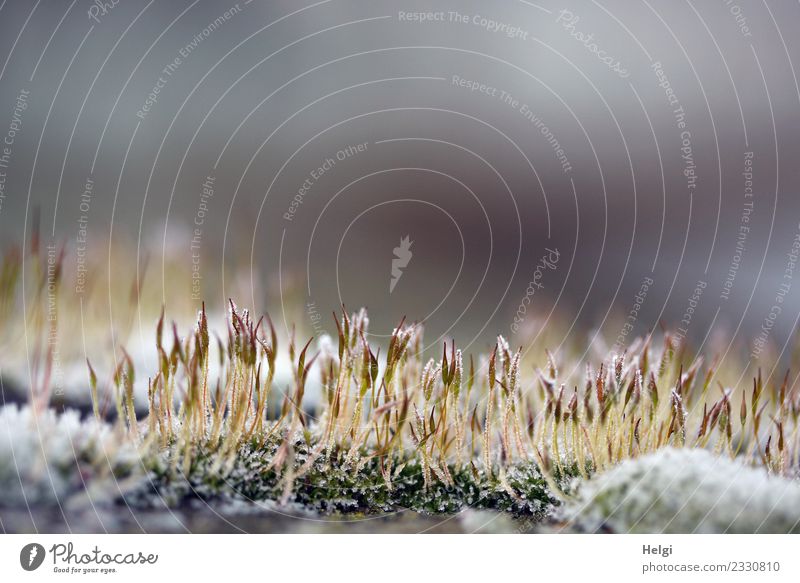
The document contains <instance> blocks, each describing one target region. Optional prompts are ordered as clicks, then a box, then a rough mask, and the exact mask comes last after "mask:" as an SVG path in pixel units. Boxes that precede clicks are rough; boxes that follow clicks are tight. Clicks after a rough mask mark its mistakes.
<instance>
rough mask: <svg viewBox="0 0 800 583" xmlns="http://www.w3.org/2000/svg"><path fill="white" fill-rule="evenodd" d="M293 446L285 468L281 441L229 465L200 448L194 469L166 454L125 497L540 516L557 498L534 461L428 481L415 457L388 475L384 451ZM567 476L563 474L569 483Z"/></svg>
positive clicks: (465, 469) (334, 510)
mask: <svg viewBox="0 0 800 583" xmlns="http://www.w3.org/2000/svg"><path fill="white" fill-rule="evenodd" d="M293 445H294V447H295V452H294V463H293V464H292V465H291V466H290V468H291V469H290V470H286V469H284V470H282V471H280V472H279V471H276V468H275V467H274V464H271V463H270V461H271V460H273V459H274V456H275V455H276V453H277V450H278V448H279V446H280V443H279V442H278V441H277V440H275V441H273V442H270V443H267V444H264V445H258V444H254V443H250V444H247V445H245V446H243V447H242V448H241V450H240V452H239V453H238V455H237V456H236V457H235V458H234V460H232V463H231V464H229V465H227V467H216V464H215V460H216V459H217V458H216V456H215V455H214V452H207V453H206V454H204V455H195V456H194V457H193V458H192V464H191V469H190V471H189V472H188V474H187V473H184V472H182V471H180V469H179V468H178V467H177V466H174V465H172V464H170V463H169V460H168V459H167V458H166V457H161V458H159V459H158V461H157V462H154V463H151V466H152V473H151V479H150V480H149V481H148V483H147V486H146V487H145V488H140V489H139V490H137V491H136V492H133V493H132V494H130V495H128V496H127V497H126V502H128V503H129V504H132V505H150V504H154V503H155V502H156V501H160V502H163V503H166V504H167V505H168V506H173V507H180V506H182V505H184V504H187V503H188V502H189V501H191V500H193V499H201V500H203V501H206V502H209V503H214V502H220V501H225V500H247V501H256V502H258V501H273V500H282V501H284V502H285V503H288V504H290V505H294V506H300V507H302V508H303V509H307V510H310V511H313V512H316V513H320V514H353V513H356V514H380V513H389V512H396V511H400V510H413V511H415V512H419V513H422V514H439V515H447V514H454V513H457V512H459V511H461V510H463V509H465V508H472V509H485V510H495V511H501V512H508V513H510V514H512V515H515V516H527V517H533V518H535V519H537V520H540V519H543V518H545V517H546V516H547V515H548V514H549V513H550V511H551V510H552V509H553V508H554V507H555V506H556V505H557V504H558V499H557V497H556V496H555V495H554V494H553V492H552V491H551V490H550V488H549V487H548V484H547V482H546V480H545V478H544V476H543V475H542V474H541V472H540V471H539V470H538V468H537V467H536V465H535V464H534V463H518V464H515V465H513V466H508V467H506V468H505V469H504V470H503V471H502V474H500V475H493V476H490V475H488V474H487V473H486V472H484V471H483V470H480V469H476V468H475V467H474V466H472V465H466V466H459V467H456V466H455V465H451V466H450V467H449V468H448V470H449V473H450V476H451V478H452V483H449V484H448V483H444V482H442V481H438V480H437V481H434V482H432V483H430V484H428V485H427V487H426V485H425V480H424V475H423V468H422V466H421V464H420V463H419V461H418V459H417V458H416V457H410V458H408V459H405V460H402V459H400V458H399V457H395V458H394V459H393V460H392V462H393V463H392V466H393V467H394V468H395V469H394V470H393V471H392V475H391V481H390V482H387V480H386V479H385V476H384V474H383V473H382V472H381V461H380V460H379V459H377V458H374V457H373V458H367V457H364V458H358V459H356V460H352V461H349V460H348V459H347V456H346V455H344V452H342V451H333V452H332V453H331V455H330V456H328V455H326V454H325V453H322V454H320V455H318V456H316V457H314V454H313V452H312V448H310V447H309V446H308V445H307V444H306V443H305V442H304V441H302V440H297V441H296V442H295V443H294V444H293ZM309 461H310V464H307V462H309ZM384 461H385V460H384ZM301 469H302V471H303V475H302V476H299V477H296V478H294V479H293V478H292V475H293V474H292V473H287V472H295V475H296V473H297V472H299V471H301ZM568 479H569V476H566V475H564V476H563V481H564V482H566V481H567V480H568ZM559 481H562V480H561V479H559Z"/></svg>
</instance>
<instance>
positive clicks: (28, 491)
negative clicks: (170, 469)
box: [0, 405, 139, 506]
mask: <svg viewBox="0 0 800 583" xmlns="http://www.w3.org/2000/svg"><path fill="white" fill-rule="evenodd" d="M138 461H139V457H138V453H137V451H136V448H135V446H134V444H133V443H132V442H131V441H130V440H129V439H127V437H126V436H123V435H120V434H119V433H115V432H114V430H113V428H112V427H111V426H110V425H109V424H107V423H104V422H98V421H97V420H95V419H89V420H86V421H81V418H80V415H79V414H78V412H77V411H74V410H66V411H65V412H63V413H61V414H58V413H56V411H54V410H53V409H44V410H42V411H41V412H39V413H34V411H33V409H31V407H28V406H25V407H22V408H19V407H17V406H16V405H7V406H4V407H2V408H0V491H2V492H3V495H2V496H0V506H20V505H24V504H25V503H26V502H27V503H28V504H52V503H56V502H64V501H65V500H66V499H67V498H68V497H70V496H71V495H73V494H79V493H81V492H83V491H84V489H85V488H91V489H92V497H93V498H95V497H96V496H103V497H109V496H113V493H114V492H117V493H119V490H117V488H115V487H114V485H113V480H115V479H116V478H119V477H122V476H127V475H130V474H131V473H132V472H133V471H134V470H135V468H136V467H137V466H138ZM96 482H101V483H96Z"/></svg>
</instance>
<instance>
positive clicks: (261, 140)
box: [0, 0, 800, 366]
mask: <svg viewBox="0 0 800 583" xmlns="http://www.w3.org/2000/svg"><path fill="white" fill-rule="evenodd" d="M798 38H800V5H798V4H797V3H796V2H790V1H788V0H787V1H782V0H779V1H770V2H755V1H752V2H750V1H745V0H737V2H729V1H719V2H689V1H686V2H683V1H682V2H665V1H656V0H647V1H643V2H636V3H631V2H625V1H622V0H604V1H602V2H591V3H585V2H570V1H567V2H563V3H552V2H545V1H542V2H528V1H523V0H508V1H502V2H492V3H486V2H477V1H475V2H472V1H459V2H456V1H454V0H450V1H434V2H415V1H412V0H408V1H405V2H381V1H377V2H376V1H369V2H367V1H362V2H351V1H343V0H322V1H316V2H295V1H293V2H289V1H264V0H253V1H252V2H246V1H244V0H240V1H239V2H238V3H237V2H219V1H211V0H194V1H189V0H180V1H170V2H156V1H147V0H115V1H107V2H101V1H99V0H98V1H96V2H90V1H88V0H73V1H63V0H62V1H55V0H36V1H33V0H4V1H3V2H2V3H0V67H2V68H0V79H1V80H2V81H1V82H0V136H2V140H3V145H2V148H3V149H2V151H0V246H2V249H3V250H4V251H6V250H8V249H11V248H12V247H14V246H17V247H20V248H23V249H25V248H27V247H29V246H30V241H31V237H32V234H33V233H34V232H38V233H39V234H40V237H41V242H42V245H57V246H58V245H62V244H64V245H66V256H65V262H64V265H65V273H66V284H65V286H64V294H65V296H64V297H65V298H66V302H68V304H71V305H72V306H75V305H78V302H80V306H81V309H82V312H81V313H82V314H83V315H85V316H86V317H93V318H95V319H96V320H97V321H98V322H101V324H100V325H101V326H105V327H106V328H107V329H109V330H112V331H113V333H114V334H115V335H116V334H117V332H116V330H117V328H119V327H125V326H128V325H129V326H130V327H128V328H126V332H125V334H127V333H128V331H129V330H130V329H134V330H135V329H136V326H139V327H140V329H141V331H142V334H143V335H145V336H146V337H147V338H150V337H151V336H152V326H153V324H154V322H155V320H156V319H157V317H158V313H159V312H160V309H161V304H164V305H165V306H166V310H167V313H168V315H170V316H171V317H174V318H176V319H180V318H185V319H187V320H188V321H190V320H191V318H192V316H193V314H194V312H195V311H196V310H197V309H198V308H199V307H200V304H201V301H202V300H205V301H206V303H207V305H208V306H209V308H210V309H212V310H216V311H218V312H220V313H221V312H222V310H223V309H224V306H225V300H226V299H227V298H228V297H233V298H235V299H236V301H237V302H238V303H239V304H240V305H242V306H246V307H249V308H251V309H253V310H255V311H256V312H264V311H269V313H270V314H271V316H272V318H273V320H274V321H275V322H276V324H277V325H279V326H280V327H282V328H283V329H284V330H286V329H288V328H289V327H290V326H291V323H292V322H294V323H295V324H296V325H297V327H298V329H299V330H300V331H301V332H302V333H303V334H305V335H310V334H313V335H316V336H320V335H321V334H323V333H325V332H328V333H330V332H331V331H333V330H334V327H333V321H332V316H331V315H330V314H331V312H332V311H333V310H335V309H337V308H339V307H340V306H341V304H342V303H344V304H346V306H347V308H348V309H356V308H358V307H360V306H366V307H368V308H369V310H370V319H371V331H372V333H373V334H374V335H375V337H376V339H380V338H381V337H385V336H386V335H388V334H390V333H391V330H392V328H393V326H395V325H396V323H397V322H398V321H399V320H400V318H402V317H403V316H408V318H409V319H412V320H414V319H416V320H421V321H424V322H425V324H426V340H427V342H428V343H429V345H431V346H433V347H438V346H440V345H441V342H442V340H444V339H446V338H449V337H451V336H454V337H456V338H457V339H458V341H459V343H460V345H461V346H463V347H465V348H467V349H470V350H477V351H483V350H486V349H487V347H488V346H490V345H491V344H493V343H494V337H495V335H497V334H503V335H505V336H506V337H508V338H509V341H510V342H511V344H512V345H527V344H528V343H530V342H532V339H533V338H535V337H536V336H537V335H541V334H548V335H549V336H548V341H549V342H550V343H551V346H552V347H553V348H556V349H557V348H558V347H559V346H562V345H564V344H565V343H569V342H578V343H586V344H587V345H591V344H592V343H593V342H599V341H600V340H599V338H602V339H603V340H602V343H604V345H605V346H607V347H611V346H612V345H613V346H616V347H617V348H618V350H620V351H621V350H624V349H625V347H626V346H627V345H628V344H629V343H630V341H631V340H632V339H633V337H634V336H636V335H641V334H645V333H647V332H648V331H650V330H654V329H658V328H659V326H661V325H663V326H665V327H667V328H670V329H672V330H678V331H679V332H678V334H679V335H680V336H681V337H685V338H687V339H690V340H691V341H692V343H693V345H694V346H697V347H698V349H700V348H701V347H705V346H708V345H713V347H714V350H716V351H718V352H720V353H725V351H727V350H728V349H729V348H730V347H731V346H736V347H737V351H738V352H737V354H738V356H737V358H740V359H743V362H742V366H744V365H745V364H746V362H744V361H746V359H747V355H749V357H750V363H753V362H757V361H758V360H759V359H761V358H763V351H762V350H761V349H760V348H759V347H763V346H768V347H770V348H769V350H770V351H772V352H773V353H775V354H781V352H782V351H783V350H784V349H785V348H786V347H787V342H788V341H789V340H790V339H791V338H792V336H793V331H794V329H795V327H796V323H797V318H798V314H799V313H800V281H793V280H794V279H795V276H796V275H797V274H796V272H795V261H796V259H797V250H798V245H800V243H798V236H800V193H798V184H800V175H799V174H798V172H800V170H799V169H798V164H797V160H798V156H799V155H800V127H799V126H800V90H798V80H797V74H796V70H795V69H796V66H795V64H796V61H797V60H798V57H799V56H800V44H799V43H800V41H798ZM797 277H800V275H797ZM134 282H139V284H138V285H141V290H140V292H141V297H143V298H148V301H147V302H142V303H141V305H139V306H138V316H139V317H138V319H137V320H136V322H135V323H131V322H127V323H125V324H124V325H123V323H121V321H120V317H119V316H118V315H117V312H115V310H116V309H117V308H115V307H114V306H115V302H116V301H117V300H119V298H122V299H121V300H120V301H121V302H122V303H125V302H127V301H129V295H128V290H129V288H130V286H131V285H136V284H135V283H134ZM131 327H132V328H131ZM597 332H600V333H601V334H600V335H596V333H597ZM62 334H65V336H64V340H63V341H64V342H67V343H69V342H70V341H71V338H70V335H69V331H67V332H66V333H65V332H64V331H63V330H62ZM120 336H122V337H123V340H124V334H121V335H120ZM789 347H791V346H789Z"/></svg>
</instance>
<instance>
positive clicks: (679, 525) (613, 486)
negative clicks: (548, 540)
mask: <svg viewBox="0 0 800 583" xmlns="http://www.w3.org/2000/svg"><path fill="white" fill-rule="evenodd" d="M563 512H564V515H565V516H564V517H565V518H566V519H568V520H569V521H570V522H572V523H573V524H574V525H576V526H577V527H578V528H580V529H581V530H585V531H602V530H612V531H614V532H623V533H625V532H632V533H659V532H665V533H689V532H701V533H722V532H729V533H789V532H794V533H796V532H800V483H799V482H798V481H797V480H793V479H789V478H783V477H776V476H770V475H769V474H768V473H767V472H766V470H764V469H763V468H760V467H759V468H755V467H751V466H747V465H745V464H743V463H741V462H739V461H737V460H731V459H729V458H725V457H717V456H715V455H714V454H712V453H711V452H709V451H707V450H704V449H674V448H665V449H663V450H660V451H658V452H657V453H654V454H652V455H648V456H645V457H641V458H638V459H632V460H628V461H625V462H622V463H621V464H619V465H618V466H616V467H614V468H612V469H610V470H608V471H606V472H603V473H601V474H598V475H597V476H595V477H593V478H592V479H590V480H588V481H586V482H583V483H581V484H579V485H578V486H577V497H576V498H575V499H573V500H572V501H571V502H570V503H569V504H568V505H567V506H566V507H565V509H564V511H563Z"/></svg>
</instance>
